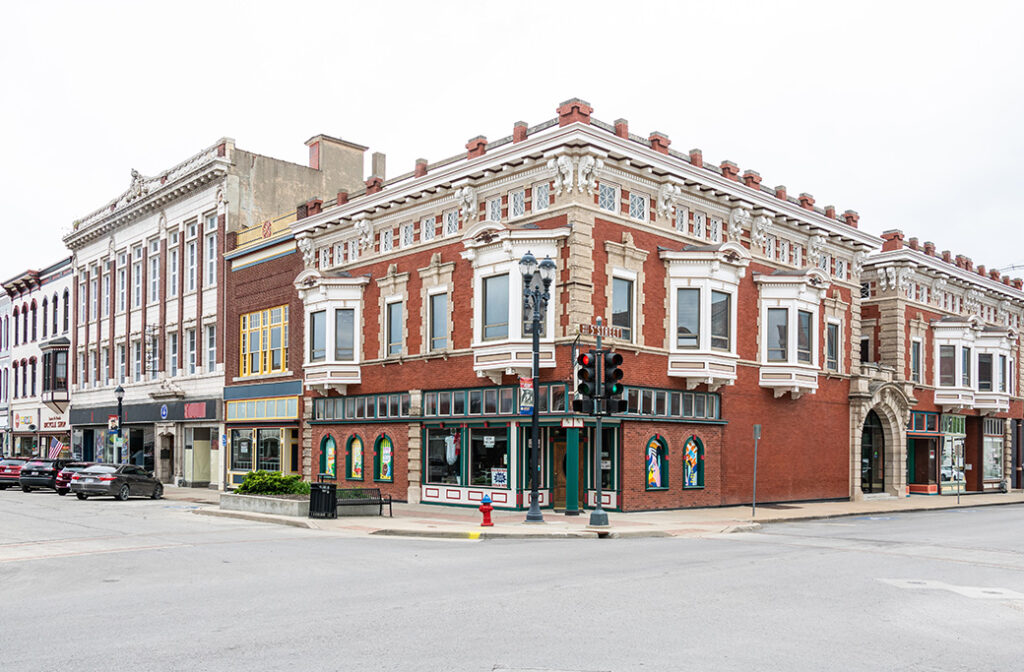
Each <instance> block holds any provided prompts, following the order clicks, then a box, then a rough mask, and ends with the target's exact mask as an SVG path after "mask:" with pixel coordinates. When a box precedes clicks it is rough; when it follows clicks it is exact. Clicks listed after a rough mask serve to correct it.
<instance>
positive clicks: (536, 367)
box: [519, 251, 555, 523]
mask: <svg viewBox="0 0 1024 672" xmlns="http://www.w3.org/2000/svg"><path fill="white" fill-rule="evenodd" d="M519 272H520V273H522V275H523V310H524V311H531V313H532V315H531V316H532V320H531V322H530V334H531V335H532V336H533V371H532V373H533V411H532V412H531V413H530V435H531V440H530V510H529V511H527V513H526V522H528V523H543V522H544V516H543V514H541V512H540V493H539V492H538V489H539V485H540V446H539V443H540V425H539V418H538V417H537V392H538V384H539V382H540V381H539V378H540V324H541V320H542V319H544V313H545V312H546V311H547V306H548V299H549V298H550V295H549V294H548V289H549V288H550V287H551V281H552V280H554V279H555V262H553V261H551V258H550V257H545V258H544V261H542V262H540V263H539V264H538V263H537V257H535V256H533V254H531V253H530V252H529V251H528V252H527V253H526V254H524V255H523V258H522V259H520V260H519ZM538 272H539V273H540V280H541V283H540V284H541V286H534V283H533V279H534V275H536V274H537V273H538Z"/></svg>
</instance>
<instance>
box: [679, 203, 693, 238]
mask: <svg viewBox="0 0 1024 672" xmlns="http://www.w3.org/2000/svg"><path fill="white" fill-rule="evenodd" d="M676 231H678V232H679V233H682V234H683V235H689V233H690V210H689V208H687V207H686V206H683V205H677V206H676Z"/></svg>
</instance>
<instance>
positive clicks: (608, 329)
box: [577, 324, 622, 338]
mask: <svg viewBox="0 0 1024 672" xmlns="http://www.w3.org/2000/svg"><path fill="white" fill-rule="evenodd" d="M577 329H578V331H579V333H581V334H584V335H585V336H597V335H601V336H604V337H605V338H622V327H612V326H609V325H607V324H604V325H601V326H600V327H598V326H595V325H593V324H580V325H577Z"/></svg>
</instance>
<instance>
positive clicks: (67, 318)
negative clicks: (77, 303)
mask: <svg viewBox="0 0 1024 672" xmlns="http://www.w3.org/2000/svg"><path fill="white" fill-rule="evenodd" d="M69 329H71V292H69V291H68V290H66V289H65V290H64V333H67V332H68V330H69Z"/></svg>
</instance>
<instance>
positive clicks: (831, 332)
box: [825, 322, 839, 371]
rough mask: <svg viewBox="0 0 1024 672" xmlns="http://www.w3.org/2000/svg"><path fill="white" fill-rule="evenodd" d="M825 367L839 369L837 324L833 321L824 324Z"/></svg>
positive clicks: (832, 369)
mask: <svg viewBox="0 0 1024 672" xmlns="http://www.w3.org/2000/svg"><path fill="white" fill-rule="evenodd" d="M825 368H826V369H828V370H829V371H838V370H839V325H838V324H837V323H835V322H829V323H828V324H826V325H825Z"/></svg>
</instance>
